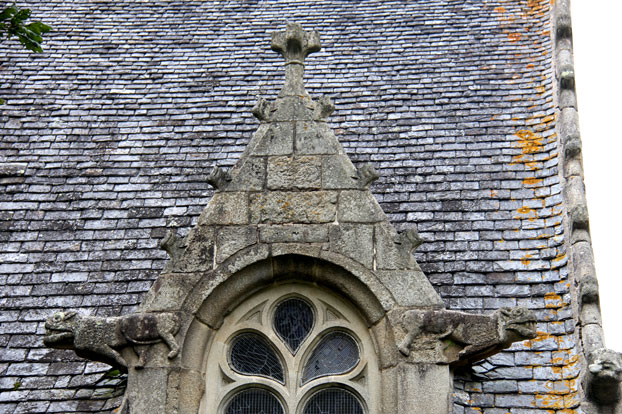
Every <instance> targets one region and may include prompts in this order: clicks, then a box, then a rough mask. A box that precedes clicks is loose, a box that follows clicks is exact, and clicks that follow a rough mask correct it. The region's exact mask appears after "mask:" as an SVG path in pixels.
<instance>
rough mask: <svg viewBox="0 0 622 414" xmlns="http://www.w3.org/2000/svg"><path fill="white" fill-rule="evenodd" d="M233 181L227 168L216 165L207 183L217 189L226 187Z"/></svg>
mask: <svg viewBox="0 0 622 414" xmlns="http://www.w3.org/2000/svg"><path fill="white" fill-rule="evenodd" d="M230 181H231V175H230V174H229V172H228V171H227V170H224V169H222V168H220V167H214V168H213V169H212V172H210V174H209V176H208V177H207V183H208V184H209V185H211V186H212V187H214V188H215V189H217V190H222V189H224V188H225V187H226V186H227V184H229V182H230Z"/></svg>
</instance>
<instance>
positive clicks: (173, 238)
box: [160, 230, 186, 267]
mask: <svg viewBox="0 0 622 414" xmlns="http://www.w3.org/2000/svg"><path fill="white" fill-rule="evenodd" d="M160 249H162V250H164V251H166V253H168V255H169V257H170V258H171V263H170V265H171V266H172V265H173V264H175V263H176V262H177V261H178V260H179V259H180V258H181V256H182V255H183V254H184V250H185V249H186V239H185V238H183V237H179V236H178V235H177V231H176V230H169V231H168V232H167V233H166V236H164V238H163V239H162V241H161V242H160ZM167 267H168V265H167Z"/></svg>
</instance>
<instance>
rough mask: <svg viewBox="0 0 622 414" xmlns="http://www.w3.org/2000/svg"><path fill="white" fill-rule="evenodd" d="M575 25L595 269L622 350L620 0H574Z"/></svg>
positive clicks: (608, 330)
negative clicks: (621, 266)
mask: <svg viewBox="0 0 622 414" xmlns="http://www.w3.org/2000/svg"><path fill="white" fill-rule="evenodd" d="M571 7H572V29H573V41H574V59H575V77H576V86H577V95H578V106H579V122H580V128H581V139H582V142H583V162H584V164H583V165H584V170H585V183H586V192H587V200H588V209H589V214H590V230H591V235H592V246H593V248H594V256H595V260H596V274H597V277H598V281H599V284H600V303H601V309H602V315H603V325H604V329H605V341H606V345H607V347H608V348H611V349H614V350H616V351H618V352H622V329H620V326H621V325H622V324H621V322H622V321H621V320H620V319H621V317H622V295H621V294H622V275H621V274H620V273H621V272H620V270H619V269H618V268H617V265H618V262H617V259H618V258H621V259H622V257H618V255H621V256H622V251H620V250H619V249H618V248H617V247H618V246H617V245H616V242H617V238H618V236H622V220H621V219H620V216H621V215H622V203H620V201H621V199H622V194H621V193H620V192H619V191H620V190H619V188H620V176H622V172H621V169H622V122H620V121H621V120H622V113H621V111H620V107H621V102H622V76H621V77H618V75H619V74H620V71H621V70H622V57H621V53H620V51H621V49H622V47H621V46H622V45H621V44H620V41H621V40H622V27H621V26H622V25H621V24H620V16H622V2H620V1H618V0H574V1H573V2H572V4H571Z"/></svg>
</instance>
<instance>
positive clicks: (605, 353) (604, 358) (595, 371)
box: [586, 348, 622, 406]
mask: <svg viewBox="0 0 622 414" xmlns="http://www.w3.org/2000/svg"><path fill="white" fill-rule="evenodd" d="M588 364H589V365H588V368H589V371H588V375H587V376H586V383H587V387H586V390H587V394H588V397H589V398H590V399H591V400H592V401H594V402H596V403H597V404H599V405H606V406H611V405H612V404H615V403H617V402H618V401H620V383H621V382H622V354H619V353H617V352H615V351H612V350H609V349H605V348H599V349H595V350H593V351H591V352H590V353H589V354H588Z"/></svg>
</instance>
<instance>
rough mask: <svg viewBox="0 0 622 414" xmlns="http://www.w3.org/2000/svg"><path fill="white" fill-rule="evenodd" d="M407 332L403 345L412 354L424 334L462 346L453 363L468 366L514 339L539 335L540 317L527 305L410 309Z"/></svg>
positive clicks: (404, 353) (405, 350)
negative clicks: (478, 311)
mask: <svg viewBox="0 0 622 414" xmlns="http://www.w3.org/2000/svg"><path fill="white" fill-rule="evenodd" d="M403 324H404V326H405V328H406V329H407V334H406V337H405V338H404V340H403V341H402V343H401V344H400V345H399V350H400V352H401V353H402V354H403V355H405V356H408V355H410V352H411V346H412V344H413V342H414V341H415V340H416V339H417V338H418V337H420V336H423V335H425V336H428V337H430V336H431V337H435V338H437V339H439V340H447V341H450V342H451V343H453V344H456V345H458V346H459V347H460V348H462V349H461V350H460V351H459V352H458V354H457V358H451V359H455V360H452V361H450V362H451V363H452V364H453V365H456V366H457V365H466V364H470V363H472V362H475V361H477V360H480V359H482V358H486V357H488V356H490V355H493V354H495V353H497V352H499V351H501V350H502V349H505V348H507V347H509V346H510V345H512V343H513V342H518V341H523V340H525V339H532V338H535V337H536V316H535V314H534V313H533V311H530V310H528V309H525V308H501V309H499V310H497V311H495V312H494V313H492V314H490V315H474V314H470V313H464V312H457V311H447V310H430V311H418V310H410V311H407V312H406V313H405V314H404V318H403Z"/></svg>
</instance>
